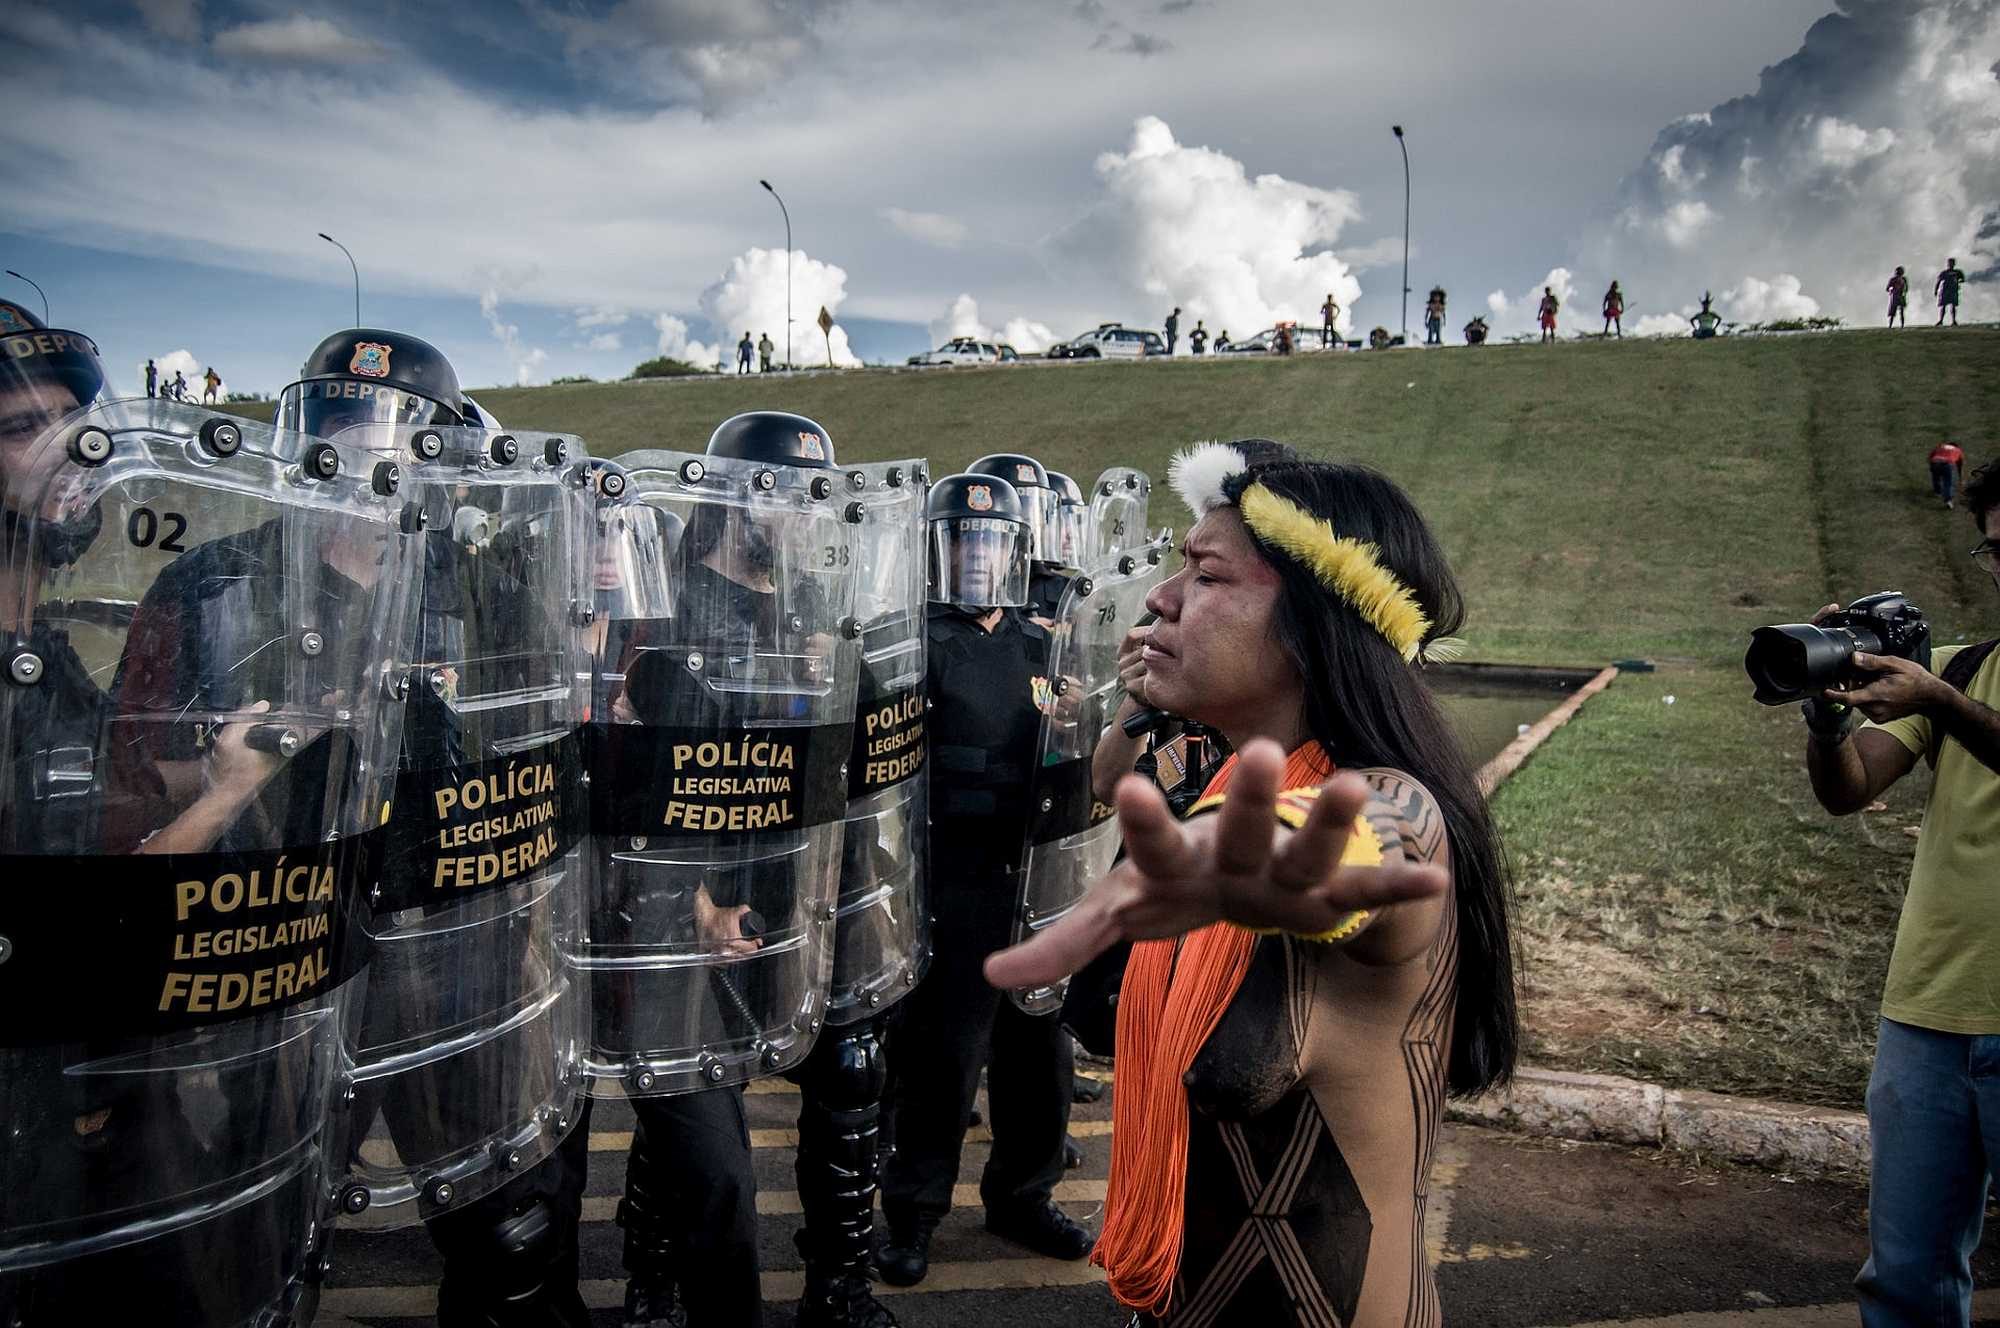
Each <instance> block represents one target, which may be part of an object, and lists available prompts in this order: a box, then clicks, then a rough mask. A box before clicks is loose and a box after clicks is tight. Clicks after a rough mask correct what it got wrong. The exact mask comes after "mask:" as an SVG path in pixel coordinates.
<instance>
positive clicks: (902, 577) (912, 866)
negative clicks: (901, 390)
mask: <svg viewBox="0 0 2000 1328" xmlns="http://www.w3.org/2000/svg"><path fill="white" fill-rule="evenodd" d="M842 488H843V490H844V491H845V492H846V494H847V495H849V497H850V498H851V506H850V509H849V513H850V515H853V516H859V517H860V518H861V520H859V521H856V522H853V523H852V524H851V526H850V529H851V530H852V531H853V533H854V536H855V550H854V554H853V561H854V565H855V567H856V569H857V575H856V586H855V596H854V599H855V604H854V613H853V629H852V630H853V634H854V635H855V636H856V638H857V639H858V641H859V643H860V647H861V664H860V677H859V683H858V691H859V703H858V705H857V707H856V718H855V725H854V745H853V750H852V753H851V755H850V757H849V760H848V803H847V816H846V821H845V826H844V830H843V836H842V852H841V875H840V900H839V904H838V907H837V918H838V923H837V928H836V934H835V938H834V968H833V980H832V983H831V984H830V987H829V992H828V998H827V1007H826V1024H827V1026H826V1028H825V1030H824V1031H822V1032H821V1034H820V1037H819V1040H818V1041H817V1042H816V1043H814V1045H813V1049H812V1053H811V1055H810V1056H808V1057H807V1058H806V1061H805V1063H804V1064H803V1065H801V1066H800V1067H799V1068H798V1069H797V1070H795V1071H793V1077H794V1078H795V1079H796V1080H797V1082H798V1084H799V1146H798V1155H797V1159H796V1166H795V1174H796V1176H797V1180H798V1191H799V1201H800V1206H801V1208H802V1209H803V1211H804V1215H805V1223H804V1229H803V1230H802V1231H800V1232H799V1233H798V1235H797V1237H796V1241H797V1244H798V1246H799V1251H800V1253H801V1254H802V1255H803V1256H804V1257H805V1264H806V1285H805V1295H804V1297H803V1298H802V1299H801V1301H800V1303H799V1322H800V1324H801V1325H804V1326H805V1328H849V1326H859V1328H895V1323H896V1320H895V1317H894V1316H893V1315H891V1314H890V1313H889V1311H888V1310H886V1309H884V1308H883V1307H882V1305H881V1304H880V1303H879V1302H877V1301H876V1299H875V1297H874V1293H873V1289H872V1285H871V1282H870V1279H869V1269H870V1263H871V1261H872V1258H873V1253H874V1251H873V1244H874V1241H873V1235H874V1204H875V1188H876V1164H877V1149H878V1145H879V1142H880V1138H881V1134H880V1127H881V1118H882V1110H881V1109H882V1098H883V1094H884V1089H885V1087H886V1082H887V1077H888V1055H889V1054H893V1052H892V1051H891V1050H890V1048H889V1044H888V1040H887V1037H886V1030H885V1025H886V1024H887V1023H888V1021H889V1019H890V1018H891V1017H892V1015H893V1011H894V1009H895V1008H896V1007H897V1003H898V1002H899V1000H901V998H903V997H904V996H905V995H907V994H908V992H909V991H910V990H911V989H912V988H914V987H915V986H916V984H917V983H918V981H919V980H920V979H921V978H922V975H923V972H924V968H925V966H926V964H927V962H928V959H929V925H928V923H929V917H928V908H927V902H928V901H927V898H926V892H925V887H926V867H927V862H926V858H927V850H928V848H929V843H928V834H927V825H926V821H927V815H926V807H927V797H926V794H927V785H926V782H925V780H924V778H923V774H924V766H925V759H926V755H927V749H926V743H925V722H924V716H925V707H926V701H925V696H924V672H925V653H926V652H925V635H926V632H925V608H926V596H925V591H924V583H925V570H926V568H925V554H924V550H925V543H926V539H925V536H926V532H927V524H926V522H925V520H924V496H925V495H924V466H923V463H922V462H920V461H901V462H884V463H878V464H874V465H868V466H862V467H859V468H850V469H848V470H847V474H846V478H845V481H844V483H843V485H842ZM843 556H844V555H843ZM885 1053H886V1054H885Z"/></svg>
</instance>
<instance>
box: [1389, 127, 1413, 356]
mask: <svg viewBox="0 0 2000 1328" xmlns="http://www.w3.org/2000/svg"><path fill="white" fill-rule="evenodd" d="M1389 128H1391V129H1393V130H1394V131H1395V132H1396V146H1397V147H1399V148H1401V149H1402V150H1403V344H1404V345H1405V346H1407V345H1409V344H1410V145H1409V144H1408V143H1406V142H1405V141H1404V140H1403V126H1401V125H1390V126H1389Z"/></svg>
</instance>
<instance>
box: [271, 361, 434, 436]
mask: <svg viewBox="0 0 2000 1328" xmlns="http://www.w3.org/2000/svg"><path fill="white" fill-rule="evenodd" d="M458 422H459V421H458V415H457V413H456V412H454V411H453V410H451V409H450V408H449V407H446V406H443V405H440V404H439V403H438V402H435V401H433V400H431V399H430V398H429V397H420V396H418V395H417V394H416V393H414V392H405V391H403V390H402V389H401V388H399V387H391V386H389V385H388V384H386V383H370V382H365V381H363V380H361V379H357V378H314V379H309V380H308V381H306V382H303V383H293V384H292V385H291V386H290V387H288V388H286V389H285V390H284V392H283V393H282V394H281V395H280V396H279V397H278V412H277V426H278V428H280V429H287V430H292V431H295V432H298V433H304V434H310V435H312V436H313V437H315V438H333V437H336V436H337V435H339V434H340V433H341V432H342V431H343V430H346V429H358V428H367V427H368V426H381V427H382V432H383V435H384V436H383V440H382V446H383V447H384V448H385V449H386V448H387V447H389V446H391V445H392V444H393V440H392V438H391V437H390V434H391V433H392V431H393V430H394V429H395V428H397V427H398V426H401V427H404V428H414V427H416V426H419V425H424V424H444V425H456V424H457V423H458ZM348 441H350V442H353V443H355V444H357V445H358V446H373V445H374V444H373V443H371V442H370V441H369V440H367V439H365V438H362V437H353V438H350V439H349V440H348Z"/></svg>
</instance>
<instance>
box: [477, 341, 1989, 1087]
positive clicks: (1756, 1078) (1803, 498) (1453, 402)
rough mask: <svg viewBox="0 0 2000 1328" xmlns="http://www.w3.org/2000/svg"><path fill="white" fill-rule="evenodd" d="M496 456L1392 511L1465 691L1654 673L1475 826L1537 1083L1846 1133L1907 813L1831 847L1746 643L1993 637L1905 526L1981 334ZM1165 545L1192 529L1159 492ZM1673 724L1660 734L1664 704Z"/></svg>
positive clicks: (689, 402)
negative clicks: (1262, 483)
mask: <svg viewBox="0 0 2000 1328" xmlns="http://www.w3.org/2000/svg"><path fill="white" fill-rule="evenodd" d="M478 395H479V397H480V399H481V401H483V402H484V403H486V404H488V405H490V406H491V407H493V408H494V409H495V410H496V411H497V412H498V414H499V415H500V418H501V419H502V420H504V421H505V422H506V424H507V425H508V426H509V427H510V428H516V429H531V428H547V429H562V430H567V431H570V432H575V433H579V434H581V435H583V436H584V437H585V438H586V439H587V440H588V441H589V442H590V444H591V446H592V448H593V450H594V451H596V452H598V453H599V454H604V455H610V454H616V453H617V452H620V451H624V450H627V449H631V448H637V447H657V446H668V447H681V448H686V449H689V450H698V449H699V448H700V446H701V445H702V443H703V442H704V441H705V440H706V438H707V436H708V433H709V431H710V429H711V428H713V426H714V425H715V424H716V423H717V422H718V421H720V420H721V419H723V418H724V417H726V416H727V415H729V414H732V413H734V412H736V411H739V410H746V409H754V408H759V407H777V408H784V409H791V410H798V411H801V412H803V413H806V414H808V415H811V416H813V417H814V418H816V419H818V420H820V421H821V422H822V423H824V424H825V425H826V426H827V428H828V429H829V431H830V432H831V433H832V435H833V437H834V439H835V440H836V442H837V444H838V446H839V449H840V454H841V456H842V457H843V459H848V460H858V459H874V458H885V457H891V456H909V455H920V456H927V457H929V458H931V460H932V461H933V463H934V473H944V472H946V471H947V470H948V469H952V468H956V467H957V466H959V465H961V464H963V463H964V462H966V461H969V460H970V459H971V458H973V457H974V456H977V455H979V454H981V453H983V452H990V451H996V450H1021V451H1027V452H1031V453H1034V454H1035V455H1036V456H1038V457H1041V458H1042V459H1044V460H1045V461H1046V462H1048V463H1049V464H1050V465H1051V466H1053V467H1055V468H1057V469H1061V470H1066V471H1069V472H1070V473H1071V474H1074V475H1077V476H1079V477H1084V478H1087V477H1089V476H1091V475H1094V474H1095V473H1096V472H1097V470H1098V469H1100V468H1102V467H1103V466H1106V465H1109V464H1113V463H1121V464H1131V465H1139V466H1143V467H1145V468H1146V469H1148V470H1149V471H1151V472H1152V473H1153V474H1155V475H1156V476H1160V475H1163V474H1164V471H1165V463H1166V460H1167V458H1168V456H1169V455H1171V453H1172V451H1173V450H1174V449H1175V448H1176V447H1178V446H1181V445H1183V444H1184V443H1186V442H1188V441H1190V440H1193V439H1201V438H1230V437H1241V436H1247V435H1264V436H1269V437H1275V438H1279V439H1283V440H1286V441H1288V442H1292V443H1295V444H1298V445H1300V446H1302V447H1304V448H1305V449H1306V450H1308V451H1311V452H1314V453H1318V454H1321V455H1326V456H1331V457H1339V458H1343V459H1350V460H1356V461H1362V462H1366V463H1368V464H1370V465H1373V466H1376V467H1378V468H1380V469H1381V470H1383V471H1385V472H1387V473H1388V474H1389V475H1391V476H1393V477H1394V478H1396V479H1397V480H1398V481H1400V482H1401V483H1403V484H1404V485H1405V486H1407V487H1408V488H1409V490H1410V491H1411V493H1412V494H1413V495H1414V496H1415V497H1416V499H1417V501H1418V502H1419V504H1420V505H1421V506H1422V507H1423V509H1424V511H1425V512H1426V513H1427V514H1428V516H1429V518H1430V519H1431V521H1432V522H1433V523H1434V524H1435V526H1436V528H1437V530H1438V533H1439V535H1440V536H1441V538H1442V540H1443V542H1444V545H1445V548H1446V549H1447V551H1448V552H1449V553H1450V555H1451V557H1452V559H1453V562H1454V564H1455V566H1456V567H1457V569H1458V573H1459V575H1460V577H1461V579H1462V581H1463V582H1464V584H1465V588H1466V591H1467V595H1468V599H1469V602H1470V605H1471V610H1472V612H1471V619H1470V622H1469V623H1468V626H1467V630H1466V632H1465V635H1466V636H1467V637H1468V639H1469V641H1470V643H1471V652H1470V653H1471V657H1472V658H1475V659H1491V660H1518V661H1533V662H1538V663H1560V664H1597V663H1603V662H1607V661H1610V660H1614V659H1623V658H1629V657H1644V658H1649V659H1652V660H1654V661H1655V662H1657V663H1658V664H1659V666H1660V669H1659V672H1657V673H1653V674H1634V675H1630V676H1628V677H1626V678H1624V679H1621V681H1620V682H1619V684H1618V685H1617V686H1615V687H1614V688H1612V689H1611V691H1609V692H1607V693H1606V694H1605V695H1604V696H1603V697H1601V698H1599V699H1598V700H1596V701H1593V702H1592V703H1591V705H1590V706H1589V707H1587V708H1586V710H1585V711H1584V714H1583V717H1582V718H1581V719H1580V720H1579V721H1578V722H1577V723H1576V724H1574V725H1572V726H1571V727H1570V728H1568V729H1566V730H1564V732H1563V733H1561V734H1560V735H1558V737H1557V738H1556V739H1555V740H1554V741H1553V742H1552V743H1551V744H1550V746H1549V747H1547V748H1545V749H1544V751H1543V753H1542V754H1540V755H1539V756H1538V757H1537V758H1536V759H1535V760H1534V761H1533V762H1531V763H1530V764H1529V765H1528V766H1527V767H1526V768H1525V769H1524V770H1523V771H1522V772H1521V773H1520V774H1519V775H1518V776H1517V777H1516V778H1515V779H1514V780H1512V781H1511V782H1510V783H1509V784H1508V785H1507V786H1506V787H1505V788H1504V789H1503V790H1502V792H1501V794H1500V795H1499V798H1498V800H1497V807H1498V810H1499V813H1500V816H1501V819H1502V823H1503V828H1504V829H1505V830H1506V832H1507V834H1508V837H1509V841H1510V844H1511V845H1512V847H1513V849H1514V851H1515V856H1516V859H1517V862H1518V864H1519V871H1520V881H1519V883H1520V889H1521V901H1522V911H1521V917H1522V924H1523V929H1522V940H1523V949H1524V952H1525V973H1526V979H1527V991H1528V1001H1529V1005H1528V1008H1529V1014H1530V1022H1531V1031H1532V1038H1531V1046H1532V1047H1533V1050H1534V1052H1535V1054H1536V1055H1537V1056H1538V1057H1539V1058H1540V1059H1542V1060H1544V1061H1550V1062H1554V1063H1558V1064H1566V1065H1576V1066H1581V1067H1585V1068H1595V1069H1625V1070H1629V1071H1631V1072H1635V1073H1640V1074H1644V1075H1647V1076H1650V1077H1657V1078H1662V1079H1666V1080H1669V1081H1673V1082H1678V1083H1686V1084H1692V1085H1695V1086H1702V1087H1714V1088H1721V1089H1727V1090H1738V1091H1751V1092H1761V1093H1770V1094H1775V1095H1779V1096H1785V1097H1791V1098H1798V1099H1807V1100H1816V1101H1836V1102H1844V1103H1850V1104H1852V1103H1858V1101H1859V1097H1860V1092H1861V1089H1862V1087H1863V1085H1864V1083H1865V1077H1866V1066H1867V1061H1868V1056H1869V1053H1870V1049H1871V1047H1872V1041H1873V1035H1874V1009H1875V1001H1876V998H1877V995H1878V992H1879V987H1880V982H1881V975H1882V973H1883V971H1884V970H1885V968H1886V964H1887V956H1888V946H1889V943H1890V941H1891V939H1892V938H1893V933H1894V925H1895V917H1896V912H1897V908H1898V907H1899V905H1900V899H1901V891H1902V886H1903V881H1904V878H1905V876H1906V874H1907V870H1908V859H1909V852H1910V847H1911V844H1912V840H1911V838H1910V836H1909V834H1908V833H1907V831H1908V829H1909V828H1910V827H1913V826H1914V824H1915V823H1916V821H1917V819H1918V817H1919V815H1920V811H1921V805H1922V804H1921V796H1922V792H1923V790H1922V787H1921V780H1920V779H1913V780H1908V781H1905V784H1906V787H1904V788H1902V789H1899V790H1896V791H1895V792H1894V794H1893V796H1892V797H1891V798H1890V799H1889V800H1888V805H1887V807H1886V809H1885V810H1883V811H1880V812H1876V813H1872V814H1864V815H1863V816H1860V817H1855V818H1850V819H1849V820H1846V821H1841V822H1834V821H1831V820H1830V819H1829V818H1827V817H1825V816H1824V815H1822V814H1821V813H1820V812H1819V811H1818V809H1817V807H1816V806H1815V805H1814V804H1813V802H1812V800H1811V795H1810V792H1809V790H1808V789H1807V787H1806V784H1805V779H1804V775H1803V773H1802V771H1801V770H1800V766H1799V742H1800V734H1799V725H1798V720H1797V716H1796V714H1795V713H1794V712H1792V711H1790V710H1788V709H1787V710H1778V711H1765V710H1761V709H1759V708H1758V707H1756V706H1754V705H1752V704H1751V702H1750V700H1749V687H1748V684H1747V683H1746V682H1745V681H1744V680H1743V678H1742V674H1741V671H1740V660H1741V656H1742V649H1743V645H1744V643H1745V641H1746V640H1747V637H1748V633H1749V630H1750V629H1751V628H1752V627H1754V626H1757V625H1760V624H1763V623H1768V622H1777V621H1797V620H1799V619H1802V618H1804V617H1806V616H1808V615H1810V614H1811V612H1812V611H1813V610H1814V609H1815V608H1817V607H1818V606H1819V605H1821V604H1824V603H1826V602H1828V601H1829V600H1834V599H1840V600H1843V601H1844V600H1846V599H1850V598H1853V597H1854V596H1857V595H1860V594H1863V593H1865V592H1868V591H1872V590H1880V589H1888V588H1895V589H1900V590H1903V591H1905V592H1907V593H1909V594H1910V595H1911V596H1912V597H1913V598H1915V599H1916V601H1917V602H1918V603H1919V604H1920V605H1921V606H1922V607H1923V608H1924V610H1925V611H1926V612H1927V613H1928V614H1929V615H1930V616H1931V617H1932V619H1933V622H1934V624H1935V630H1936V633H1937V637H1938V639H1939V640H1940V641H1943V642H1947V643H1948V642H1951V641H1953V640H1956V639H1960V638H1961V637H1965V638H1969V639H1978V638H1980V637H1982V636H1986V635H1991V634H1993V633H1994V632H1996V631H2000V596H1996V592H1995V591H1994V589H1993V587H1992V585H1991V583H1990V581H1989V580H1988V578H1986V577H1985V576H1984V575H1983V574H1982V573H1980V572H1979V571H1978V569H1977V568H1975V567H1974V566H1973V564H1972V563H1971V561H1970V560H1969V559H1968V558H1967V557H1966V556H1965V555H1966V551H1967V550H1969V549H1970V548H1971V547H1972V545H1973V544H1974V543H1975V542H1976V539H1977V534H1976V532H1975V531H1974V530H1973V529H1972V525H1971V523H1970V521H1969V520H1968V519H1967V518H1966V517H1965V515H1964V514H1963V513H1962V512H1945V511H1943V510H1942V509H1941V507H1940V506H1939V505H1938V504H1937V503H1936V502H1935V500H1934V499H1932V497H1931V496H1930V491H1929V482H1928V477H1927V473H1926V469H1925V464H1924V458H1925V454H1926V453H1927V452H1928V451H1929V450H1930V448H1931V446H1932V445H1933V444H1934V443H1935V442H1936V441H1938V440H1939V439H1940V438H1951V439H1953V440H1955V441H1957V442H1959V443H1960V444H1961V445H1962V446H1963V447H1964V448H1965V450H1966V453H1967V455H1968V457H1969V458H1970V459H1971V461H1972V462H1973V463H1974V464H1977V463H1979V462H1983V461H1985V460H1987V459H1989V458H1991V457H1994V456H1996V455H2000V436H1996V435H2000V331H1996V330H1993V329H1966V330H1960V331H1956V332H1951V331H1945V332H1933V331H1931V330H1929V329H1912V330H1909V331H1904V332H1894V333H1891V332H1886V331H1867V332H1847V333H1838V334H1830V335H1808V336H1787V337H1767V338H1758V339H1740V340H1739V339H1721V340H1716V341H1711V342H1704V343H1696V342H1693V341H1671V342H1658V341H1630V342H1610V343H1568V344H1564V345H1560V346H1556V347H1551V348H1546V349H1544V348H1541V347H1537V346H1519V347H1504V346H1494V347H1485V348H1480V349H1476V350H1475V349H1464V348H1453V349H1450V350H1446V351H1443V352H1419V351H1415V350H1410V351H1402V352H1398V353H1388V354H1347V355H1336V356H1317V355H1312V356H1299V357H1297V358H1294V359H1291V360H1287V361H1275V360H1272V361H1263V360H1260V361H1251V362H1245V361H1242V360H1233V361H1229V362H1220V363H1219V362H1215V361H1209V362H1206V363H1199V362H1192V361H1175V362H1172V363H1157V362H1156V363H1150V364H1102V365H1076V366H1052V367H1046V368H1029V367H1021V368H996V369H951V370H934V371H931V372H928V373H893V374H891V373H868V374H848V375H829V376H822V377H809V378H798V379H792V380H789V381H788V380H784V379H781V378H770V379H741V380H738V379H725V380H719V381H717V380H701V381H690V380H679V381H672V382H645V383H620V384H603V385H594V384H589V385H574V386H565V387H551V388H540V389H498V390H489V391H485V392H481V393H479V394H478ZM1160 493H1161V499H1160V501H1159V504H1158V505H1156V508H1155V518H1156V520H1171V521H1173V522H1174V524H1175V525H1176V526H1177V527H1183V526H1184V525H1185V523H1186V519H1187V518H1186V513H1185V512H1181V511H1178V510H1176V504H1175V503H1174V500H1173V499H1172V497H1171V496H1170V495H1167V494H1166V493H1165V490H1164V489H1162V490H1161V491H1160ZM1668 697H1671V698H1672V703H1671V704H1669V703H1668V701H1667V699H1666V698H1668Z"/></svg>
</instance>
